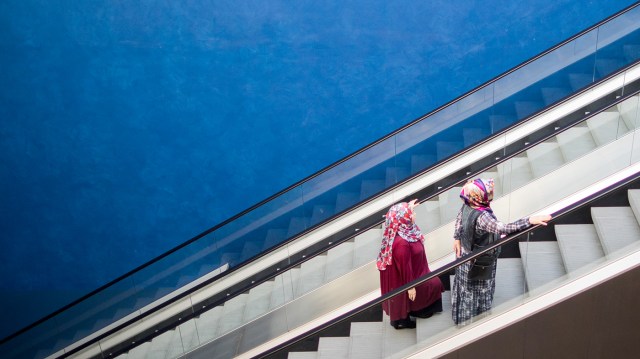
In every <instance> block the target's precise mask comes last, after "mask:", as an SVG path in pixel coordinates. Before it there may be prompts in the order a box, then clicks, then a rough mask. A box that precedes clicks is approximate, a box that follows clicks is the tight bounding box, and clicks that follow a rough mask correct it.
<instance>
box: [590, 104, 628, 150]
mask: <svg viewBox="0 0 640 359" xmlns="http://www.w3.org/2000/svg"><path fill="white" fill-rule="evenodd" d="M587 125H588V126H589V129H591V134H592V135H593V138H594V139H595V141H596V143H597V144H598V146H602V145H605V144H607V143H609V142H611V141H613V140H615V139H617V138H619V137H620V136H622V134H624V133H626V132H627V128H626V126H625V125H624V122H622V121H620V114H619V113H618V112H617V111H605V112H601V113H599V114H597V115H595V116H594V117H591V118H590V119H588V120H587Z"/></svg>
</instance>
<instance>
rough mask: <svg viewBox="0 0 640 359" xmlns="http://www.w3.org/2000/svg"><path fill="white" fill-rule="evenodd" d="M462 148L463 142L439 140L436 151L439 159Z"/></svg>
mask: <svg viewBox="0 0 640 359" xmlns="http://www.w3.org/2000/svg"><path fill="white" fill-rule="evenodd" d="M461 149H462V142H453V141H451V142H449V141H438V142H437V143H436V153H437V154H438V160H443V159H445V158H447V157H449V156H451V155H453V154H455V153H457V152H459V151H460V150H461Z"/></svg>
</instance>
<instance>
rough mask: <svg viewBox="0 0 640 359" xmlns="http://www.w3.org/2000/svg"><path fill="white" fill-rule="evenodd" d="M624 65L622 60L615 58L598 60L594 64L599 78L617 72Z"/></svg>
mask: <svg viewBox="0 0 640 359" xmlns="http://www.w3.org/2000/svg"><path fill="white" fill-rule="evenodd" d="M624 65H625V62H624V61H623V60H622V59H617V58H598V59H596V63H595V67H596V70H597V72H598V74H599V75H600V76H601V77H604V76H607V75H609V74H611V73H613V72H614V71H617V70H618V69H620V68H622V67H623V66H624Z"/></svg>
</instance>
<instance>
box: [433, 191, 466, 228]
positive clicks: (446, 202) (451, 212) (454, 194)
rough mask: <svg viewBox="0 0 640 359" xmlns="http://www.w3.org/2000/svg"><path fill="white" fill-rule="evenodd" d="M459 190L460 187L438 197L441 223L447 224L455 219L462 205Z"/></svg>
mask: <svg viewBox="0 0 640 359" xmlns="http://www.w3.org/2000/svg"><path fill="white" fill-rule="evenodd" d="M461 190H462V187H453V188H451V189H449V190H448V191H446V192H444V193H441V194H440V195H439V196H438V201H439V207H440V221H441V222H444V223H447V222H451V221H453V220H455V219H456V216H457V215H458V211H459V210H460V206H461V205H462V200H461V199H460V191H461Z"/></svg>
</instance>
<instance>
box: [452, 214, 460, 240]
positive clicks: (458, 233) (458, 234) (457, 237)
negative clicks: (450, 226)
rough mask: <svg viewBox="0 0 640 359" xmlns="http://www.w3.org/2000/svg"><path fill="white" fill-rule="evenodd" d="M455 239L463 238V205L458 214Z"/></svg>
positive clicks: (454, 233) (454, 232)
mask: <svg viewBox="0 0 640 359" xmlns="http://www.w3.org/2000/svg"><path fill="white" fill-rule="evenodd" d="M453 239H457V240H460V239H462V207H460V210H459V211H458V215H457V216H456V223H455V227H454V231H453Z"/></svg>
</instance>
